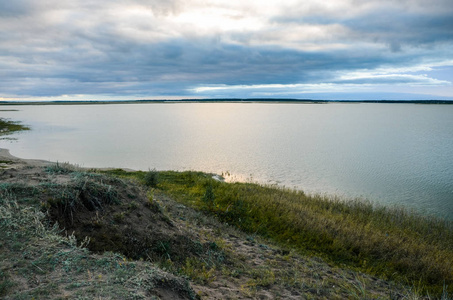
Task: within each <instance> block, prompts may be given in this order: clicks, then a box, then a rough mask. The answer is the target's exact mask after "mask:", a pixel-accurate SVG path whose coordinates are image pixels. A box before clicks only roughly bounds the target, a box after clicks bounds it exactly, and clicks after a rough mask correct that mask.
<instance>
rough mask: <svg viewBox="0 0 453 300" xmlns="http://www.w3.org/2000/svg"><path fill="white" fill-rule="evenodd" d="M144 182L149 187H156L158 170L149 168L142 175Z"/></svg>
mask: <svg viewBox="0 0 453 300" xmlns="http://www.w3.org/2000/svg"><path fill="white" fill-rule="evenodd" d="M144 180H145V184H146V185H147V186H149V187H156V186H157V184H158V183H159V172H157V171H156V170H155V169H153V170H149V171H148V172H147V173H146V174H145V176H144Z"/></svg>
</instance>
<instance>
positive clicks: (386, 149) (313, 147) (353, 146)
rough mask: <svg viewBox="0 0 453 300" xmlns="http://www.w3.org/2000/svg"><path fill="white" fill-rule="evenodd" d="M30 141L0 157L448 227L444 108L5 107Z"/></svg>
mask: <svg viewBox="0 0 453 300" xmlns="http://www.w3.org/2000/svg"><path fill="white" fill-rule="evenodd" d="M4 109H8V110H9V109H17V110H18V111H0V116H2V117H5V118H10V119H12V120H20V121H22V122H23V123H24V124H26V125H30V126H31V127H32V130H31V131H29V132H22V133H18V134H15V135H14V137H16V138H17V140H16V141H5V140H2V141H0V147H2V148H8V149H10V151H11V154H13V155H15V156H19V157H23V158H37V159H46V160H52V161H59V162H71V163H74V164H78V165H80V166H83V167H122V168H132V169H137V170H148V169H153V168H156V169H158V170H170V169H171V170H200V171H204V172H212V173H217V174H222V173H224V174H225V173H228V174H230V176H229V179H230V180H239V181H244V180H251V181H257V182H260V183H271V184H274V183H277V184H279V185H282V186H283V185H284V186H286V187H289V188H297V189H302V190H304V191H305V192H307V193H322V194H328V195H339V196H342V197H350V198H355V197H361V198H367V199H370V200H372V201H375V202H378V203H383V204H385V205H400V206H401V205H402V206H405V207H409V208H414V209H417V210H420V211H422V212H425V213H429V214H437V215H439V216H442V217H446V218H450V219H453V105H419V104H364V103H350V104H349V103H329V104H300V103H299V104H277V103H248V104H247V103H171V104H170V103H155V104H154V103H153V104H115V105H30V106H7V107H6V106H5V107H4Z"/></svg>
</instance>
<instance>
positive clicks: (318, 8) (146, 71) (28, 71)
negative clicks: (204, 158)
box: [0, 0, 453, 100]
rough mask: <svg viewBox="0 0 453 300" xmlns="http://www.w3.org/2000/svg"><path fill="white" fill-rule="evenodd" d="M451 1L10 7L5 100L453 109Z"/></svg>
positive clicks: (2, 35)
mask: <svg viewBox="0 0 453 300" xmlns="http://www.w3.org/2000/svg"><path fill="white" fill-rule="evenodd" d="M452 16H453V3H452V0H398V1H396V0H389V1H387V0H368V1H365V0H363V1H362V0H325V1H318V0H316V1H315V0H286V1H281V0H278V1H274V0H267V1H266V0H264V1H258V0H256V1H255V0H254V1H247V0H98V1H92V0H72V1H61V0H14V1H10V0H0V100H2V99H3V100H6V99H8V100H11V99H22V100H46V99H47V100H57V99H61V100H85V99H93V100H96V99H99V100H104V99H113V100H115V99H162V98H167V99H175V98H263V97H265V98H269V97H271V98H312V99H353V100H359V99H451V100H453V85H452V82H453V17H452Z"/></svg>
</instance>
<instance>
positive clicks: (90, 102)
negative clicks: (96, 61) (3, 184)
mask: <svg viewBox="0 0 453 300" xmlns="http://www.w3.org/2000/svg"><path fill="white" fill-rule="evenodd" d="M178 103H238V104H254V103H261V104H263V103H268V104H330V103H347V104H370V103H372V104H423V105H453V100H435V99H432V100H315V99H261V98H246V99H239V98H238V99H179V100H118V101H108V100H107V101H106V100H83V101H78V100H74V101H65V100H62V101H59V100H56V101H0V106H2V105H4V106H11V105H107V104H178Z"/></svg>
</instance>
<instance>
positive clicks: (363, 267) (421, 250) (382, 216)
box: [110, 170, 453, 297]
mask: <svg viewBox="0 0 453 300" xmlns="http://www.w3.org/2000/svg"><path fill="white" fill-rule="evenodd" d="M110 173H111V174H115V175H120V176H127V177H136V178H138V179H139V180H144V176H145V174H146V173H145V172H135V173H126V172H122V171H121V170H114V171H110ZM157 188H159V189H161V190H163V191H164V192H166V193H168V194H170V195H172V196H173V197H174V198H175V199H177V200H178V201H180V202H181V203H184V204H186V205H189V206H191V207H193V208H196V209H199V210H202V211H204V212H206V213H208V214H211V215H214V216H216V217H217V218H218V219H220V220H221V221H223V222H226V223H228V224H230V225H233V226H235V227H237V228H239V229H241V230H243V231H245V232H248V233H251V234H257V235H260V236H263V237H266V238H270V239H271V240H273V241H275V242H277V243H279V244H280V245H282V246H287V247H291V248H294V249H297V251H299V252H301V253H304V254H310V255H316V256H321V257H322V258H324V259H326V260H327V261H329V262H330V263H332V264H335V265H337V266H340V267H341V266H348V267H352V268H354V269H356V270H359V271H363V272H366V273H368V274H373V275H377V276H379V277H381V278H384V279H390V280H395V281H398V282H401V283H404V284H406V285H409V286H414V287H415V288H416V289H417V290H419V291H420V292H421V293H424V294H430V295H437V296H439V297H440V296H441V294H442V293H444V294H445V293H449V294H453V271H452V270H453V223H452V222H449V221H445V220H442V219H437V218H435V217H430V216H424V215H420V214H416V213H414V212H409V211H407V210H404V209H402V208H388V207H383V206H377V205H374V204H372V203H370V202H366V201H359V200H352V201H346V200H344V199H338V198H335V197H326V196H320V195H315V196H309V195H306V194H304V193H303V192H301V191H295V190H289V189H285V188H280V187H277V186H262V185H258V184H254V183H224V182H218V181H215V180H213V179H212V178H211V177H210V175H208V174H204V173H200V172H172V171H166V172H160V173H159V183H158V185H157ZM270 277H271V276H270ZM266 280H268V279H266ZM358 292H359V291H358Z"/></svg>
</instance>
